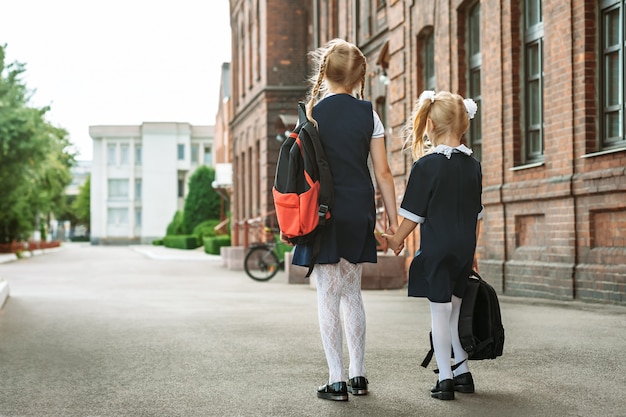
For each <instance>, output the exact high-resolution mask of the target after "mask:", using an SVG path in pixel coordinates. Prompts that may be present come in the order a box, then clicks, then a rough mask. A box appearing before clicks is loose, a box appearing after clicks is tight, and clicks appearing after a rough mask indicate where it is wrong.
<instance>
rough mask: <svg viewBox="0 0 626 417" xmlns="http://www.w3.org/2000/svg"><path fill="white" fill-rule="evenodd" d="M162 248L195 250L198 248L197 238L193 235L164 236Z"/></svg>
mask: <svg viewBox="0 0 626 417" xmlns="http://www.w3.org/2000/svg"><path fill="white" fill-rule="evenodd" d="M163 246H165V247H166V248H176V249H195V248H197V247H199V246H200V245H199V244H198V238H197V237H196V236H194V235H176V236H165V237H164V238H163Z"/></svg>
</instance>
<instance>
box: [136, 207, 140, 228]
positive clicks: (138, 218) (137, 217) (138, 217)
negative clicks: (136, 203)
mask: <svg viewBox="0 0 626 417" xmlns="http://www.w3.org/2000/svg"><path fill="white" fill-rule="evenodd" d="M135 226H141V209H140V208H138V209H135Z"/></svg>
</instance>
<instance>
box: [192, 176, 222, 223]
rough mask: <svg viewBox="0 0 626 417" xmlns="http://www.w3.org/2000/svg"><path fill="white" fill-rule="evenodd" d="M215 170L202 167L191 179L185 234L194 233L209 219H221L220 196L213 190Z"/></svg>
mask: <svg viewBox="0 0 626 417" xmlns="http://www.w3.org/2000/svg"><path fill="white" fill-rule="evenodd" d="M213 180H215V169H214V168H212V167H208V166H206V165H202V166H200V167H198V168H197V169H196V170H195V171H194V173H193V174H191V176H190V177H189V193H188V194H187V196H186V197H185V208H184V210H183V212H184V216H183V217H184V218H183V230H184V233H192V232H193V230H194V229H195V227H196V226H198V225H199V224H200V223H202V222H203V221H205V220H207V219H216V218H218V217H220V196H219V194H217V191H215V190H214V189H213V185H212V184H213Z"/></svg>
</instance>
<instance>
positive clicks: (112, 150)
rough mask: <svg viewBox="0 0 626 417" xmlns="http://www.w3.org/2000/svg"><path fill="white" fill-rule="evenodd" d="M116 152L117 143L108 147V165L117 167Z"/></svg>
mask: <svg viewBox="0 0 626 417" xmlns="http://www.w3.org/2000/svg"><path fill="white" fill-rule="evenodd" d="M116 151H117V145H116V144H115V143H109V144H108V145H107V165H117V158H116Z"/></svg>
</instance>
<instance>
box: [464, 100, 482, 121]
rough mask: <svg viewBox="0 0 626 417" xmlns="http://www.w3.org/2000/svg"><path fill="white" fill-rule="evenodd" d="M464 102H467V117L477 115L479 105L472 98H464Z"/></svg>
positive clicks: (471, 117)
mask: <svg viewBox="0 0 626 417" xmlns="http://www.w3.org/2000/svg"><path fill="white" fill-rule="evenodd" d="M463 104H465V110H466V111H467V117H469V118H470V119H473V118H474V116H475V115H476V111H477V110H478V105H477V104H476V102H475V101H474V100H472V99H471V98H466V99H463Z"/></svg>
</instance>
